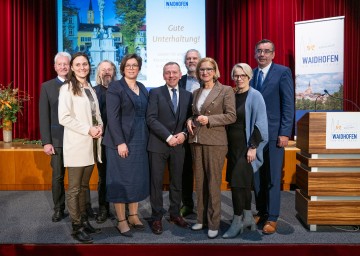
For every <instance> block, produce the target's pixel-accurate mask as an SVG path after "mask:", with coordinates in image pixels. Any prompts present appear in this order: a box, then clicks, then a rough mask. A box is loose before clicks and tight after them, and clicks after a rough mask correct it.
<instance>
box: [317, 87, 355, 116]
mask: <svg viewBox="0 0 360 256" xmlns="http://www.w3.org/2000/svg"><path fill="white" fill-rule="evenodd" d="M324 92H325V94H327V95H329V96H330V97H331V98H334V99H338V100H342V101H344V100H345V101H347V102H350V103H351V104H352V105H353V106H355V107H356V108H357V110H358V111H360V108H359V106H358V105H356V103H355V102H353V101H351V100H348V99H342V98H338V97H335V96H333V95H331V94H330V93H329V92H328V90H326V89H325V90H324Z"/></svg>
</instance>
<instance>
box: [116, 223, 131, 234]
mask: <svg viewBox="0 0 360 256" xmlns="http://www.w3.org/2000/svg"><path fill="white" fill-rule="evenodd" d="M123 221H127V220H126V219H123V220H118V221H117V223H118V224H119V223H120V222H123ZM116 229H117V230H118V231H119V233H120V235H122V236H126V237H133V235H132V232H131V230H130V228H129V230H128V231H125V232H121V230H120V228H119V226H118V225H117V226H116Z"/></svg>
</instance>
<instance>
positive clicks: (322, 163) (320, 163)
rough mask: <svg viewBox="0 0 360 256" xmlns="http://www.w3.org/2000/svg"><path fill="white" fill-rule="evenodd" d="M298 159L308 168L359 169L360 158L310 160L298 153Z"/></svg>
mask: <svg viewBox="0 0 360 256" xmlns="http://www.w3.org/2000/svg"><path fill="white" fill-rule="evenodd" d="M296 159H297V160H299V161H300V162H301V163H303V164H304V165H306V166H308V167H359V166H360V159H359V158H354V159H351V158H348V159H344V158H331V159H330V158H320V159H313V158H309V157H307V156H306V155H304V154H302V153H301V152H299V153H296Z"/></svg>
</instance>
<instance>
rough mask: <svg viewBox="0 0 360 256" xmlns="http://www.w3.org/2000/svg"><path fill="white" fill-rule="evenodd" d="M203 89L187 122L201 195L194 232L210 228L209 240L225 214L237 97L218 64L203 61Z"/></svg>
mask: <svg viewBox="0 0 360 256" xmlns="http://www.w3.org/2000/svg"><path fill="white" fill-rule="evenodd" d="M196 77H197V79H198V81H199V82H200V84H201V87H200V88H199V89H197V90H195V91H194V94H193V109H192V111H193V116H192V118H190V119H189V120H188V121H187V128H188V131H189V143H190V145H191V151H192V155H193V165H194V173H195V184H196V195H197V223H196V224H195V225H193V226H192V230H201V229H203V228H204V227H205V226H208V228H209V230H208V237H209V238H215V237H217V236H218V233H219V232H218V230H219V227H220V213H221V200H220V197H221V191H220V186H221V174H222V168H223V165H224V160H225V156H226V153H227V150H228V147H227V144H228V142H227V137H226V130H225V125H228V124H231V123H234V122H235V120H236V113H235V96H234V93H233V90H232V88H231V87H230V86H226V85H222V84H221V83H220V82H219V81H218V78H219V77H220V72H219V69H218V65H217V63H216V62H215V60H214V59H212V58H203V59H201V60H200V61H199V63H198V65H197V67H196Z"/></svg>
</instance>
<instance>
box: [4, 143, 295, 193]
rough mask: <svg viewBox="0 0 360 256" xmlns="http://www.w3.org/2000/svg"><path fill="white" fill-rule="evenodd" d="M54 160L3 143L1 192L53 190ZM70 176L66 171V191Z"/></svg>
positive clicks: (286, 179)
mask: <svg viewBox="0 0 360 256" xmlns="http://www.w3.org/2000/svg"><path fill="white" fill-rule="evenodd" d="M297 151H298V149H296V148H294V147H289V148H288V147H287V148H285V158H284V168H283V178H282V183H283V189H290V184H294V183H295V165H296V157H295V153H296V152H297ZM50 160H51V158H50V157H49V156H47V155H46V154H45V153H44V152H43V148H42V146H41V145H35V144H22V143H3V142H0V190H49V189H51V176H52V170H51V167H50ZM226 164H227V162H226V160H225V162H224V166H223V169H222V181H221V190H230V188H229V186H228V183H227V182H226V180H225V179H226ZM97 183H98V172H97V167H96V165H95V167H94V171H93V174H92V176H91V179H90V189H91V190H96V189H97ZM67 184H68V176H67V172H65V188H67ZM168 188H169V172H168V171H167V170H165V173H164V178H163V189H164V190H168Z"/></svg>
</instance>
